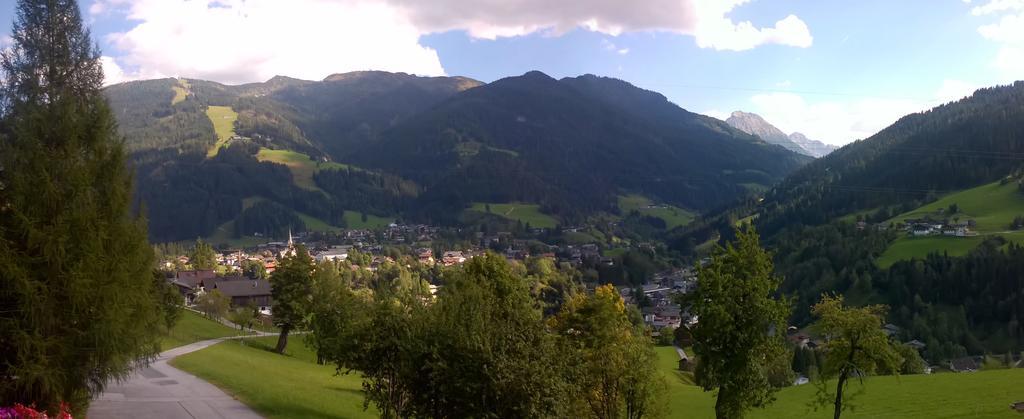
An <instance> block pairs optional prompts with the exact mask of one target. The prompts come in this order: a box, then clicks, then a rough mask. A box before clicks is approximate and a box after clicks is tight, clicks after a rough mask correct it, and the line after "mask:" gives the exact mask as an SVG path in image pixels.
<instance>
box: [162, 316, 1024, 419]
mask: <svg viewBox="0 0 1024 419" xmlns="http://www.w3.org/2000/svg"><path fill="white" fill-rule="evenodd" d="M245 341H246V342H247V343H242V342H241V341H229V342H224V343H220V344H218V345H215V346H212V347H210V348H207V349H204V350H202V351H199V352H194V353H191V354H188V355H184V356H181V357H178V358H177V359H175V360H174V361H172V362H171V364H172V365H174V366H175V367H177V368H181V369H183V370H185V371H188V372H189V373H192V374H195V375H197V376H199V377H202V378H203V379H205V380H207V381H210V382H211V383H213V384H215V385H217V386H218V387H220V388H222V389H224V390H226V391H227V392H229V393H231V394H232V395H234V396H235V397H237V398H238V399H239V400H241V401H242V402H243V403H245V404H247V405H249V406H250V407H252V408H254V409H256V410H257V411H258V412H259V413H260V414H263V415H265V416H267V417H269V418H294V417H312V418H328V417H331V418H363V417H366V418H372V417H376V414H375V412H374V411H373V409H372V407H371V409H370V411H363V409H362V402H363V396H362V390H361V384H360V383H361V380H360V378H359V376H358V375H356V374H350V375H342V376H335V375H334V372H335V371H334V368H332V367H330V366H321V365H316V363H315V356H314V354H313V353H312V352H311V351H310V350H309V349H308V348H307V347H305V346H304V345H303V341H302V338H301V337H298V336H296V337H293V338H292V340H291V342H290V343H289V349H288V351H287V355H285V356H281V355H277V354H275V353H273V352H271V351H270V348H271V347H272V346H273V344H274V343H275V342H276V337H267V338H253V339H246V340H245ZM656 351H657V354H658V362H659V369H660V370H661V371H662V373H663V374H664V376H665V379H666V384H667V386H668V388H667V390H668V394H667V397H668V403H667V404H668V408H669V412H668V414H667V415H666V417H671V418H677V417H686V418H709V419H710V418H713V417H714V393H712V392H705V391H703V390H701V389H700V388H698V387H696V386H694V385H693V377H692V374H689V373H680V372H679V371H677V370H676V366H677V360H678V357H677V355H676V352H675V349H673V348H672V347H658V348H656ZM1022 383H1024V369H1000V370H993V371H984V372H978V373H970V374H952V373H946V374H933V375H913V376H902V377H870V378H868V379H867V380H866V381H865V388H864V392H863V393H862V394H859V395H857V396H856V398H855V399H854V400H853V404H854V405H855V406H856V409H855V410H854V411H847V412H844V413H843V417H844V418H1014V417H1020V416H1019V415H1018V414H1016V413H1013V412H1012V411H1010V409H1009V408H1008V407H1009V404H1010V403H1011V402H1014V401H1018V400H1021V399H1024V386H1022V385H1021V384H1022ZM852 390H853V391H854V392H855V393H856V392H858V391H859V387H857V384H854V387H852ZM814 392H815V387H814V386H813V385H803V386H799V387H789V388H785V389H782V390H781V391H779V393H778V395H777V400H776V402H775V403H773V404H772V405H771V406H769V407H767V408H765V409H754V410H752V411H751V412H750V415H749V417H751V418H778V419H783V418H826V417H831V410H828V409H827V408H826V409H819V410H818V411H814V410H813V409H812V408H811V407H809V406H808V402H810V401H811V400H812V399H813V398H814Z"/></svg>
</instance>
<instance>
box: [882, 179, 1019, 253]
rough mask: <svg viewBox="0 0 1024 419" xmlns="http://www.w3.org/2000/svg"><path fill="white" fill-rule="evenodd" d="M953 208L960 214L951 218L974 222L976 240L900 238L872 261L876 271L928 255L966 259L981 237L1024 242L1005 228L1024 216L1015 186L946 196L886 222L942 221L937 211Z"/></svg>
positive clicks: (984, 187)
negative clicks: (976, 233)
mask: <svg viewBox="0 0 1024 419" xmlns="http://www.w3.org/2000/svg"><path fill="white" fill-rule="evenodd" d="M951 204H957V206H958V207H959V208H960V212H959V213H957V214H955V215H953V217H959V218H960V220H961V221H965V220H974V221H975V222H976V223H977V228H976V230H977V231H978V233H980V234H981V236H979V237H970V238H963V237H940V236H930V237H900V238H899V239H897V240H896V241H895V242H893V243H892V244H891V245H890V246H889V248H888V249H886V251H885V253H883V254H882V256H881V257H879V258H878V260H877V261H876V262H877V263H878V266H880V267H883V268H884V267H888V266H891V265H892V264H893V263H895V262H896V261H899V260H907V259H910V258H914V257H916V258H923V257H925V256H927V255H928V254H929V253H934V252H938V253H942V252H946V253H949V254H950V255H951V256H963V255H966V254H967V252H969V251H970V250H971V249H973V248H975V247H976V246H977V245H978V244H980V243H981V242H982V241H984V236H989V235H993V234H999V235H1001V236H1003V237H1005V238H1007V239H1009V240H1011V241H1014V242H1018V243H1019V242H1021V241H1024V232H1008V231H1007V230H1008V229H1009V224H1010V222H1011V221H1013V218H1014V217H1016V216H1018V215H1024V193H1021V192H1020V191H1019V190H1018V189H1017V184H1016V183H1015V182H1010V183H1007V184H1006V185H1000V184H999V182H995V183H990V184H987V185H982V186H979V187H977V188H972V189H967V190H964V191H961V192H956V193H952V194H949V195H946V196H944V197H942V198H941V199H939V200H938V201H935V202H933V203H931V204H928V205H925V206H922V207H920V208H918V209H915V210H913V211H910V212H907V213H904V214H900V215H898V216H896V217H893V218H892V219H891V220H889V221H890V222H896V223H899V222H903V221H905V220H907V219H910V218H924V217H926V216H930V217H932V218H933V219H944V218H947V217H949V215H945V214H940V213H939V210H940V209H945V208H948V207H949V206H950V205H951Z"/></svg>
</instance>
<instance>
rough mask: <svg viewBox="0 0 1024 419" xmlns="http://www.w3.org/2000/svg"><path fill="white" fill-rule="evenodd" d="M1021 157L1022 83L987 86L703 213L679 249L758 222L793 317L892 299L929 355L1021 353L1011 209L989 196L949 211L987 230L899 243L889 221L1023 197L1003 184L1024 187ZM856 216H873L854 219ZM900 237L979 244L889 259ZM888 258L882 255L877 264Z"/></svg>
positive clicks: (1023, 330)
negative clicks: (994, 193)
mask: <svg viewBox="0 0 1024 419" xmlns="http://www.w3.org/2000/svg"><path fill="white" fill-rule="evenodd" d="M1022 163H1024V82H1017V83H1015V84H1013V85H1010V86H1000V87H993V88H987V89H982V90H979V91H977V92H976V93H975V94H974V95H973V96H971V97H969V98H966V99H963V100H960V101H957V102H953V103H949V104H945V105H943V106H939V107H937V108H935V109H932V110H930V111H927V112H922V113H917V114H913V115H908V116H906V117H904V118H902V119H900V120H899V121H897V122H896V123H895V124H893V125H892V126H890V127H888V128H886V129H884V130H882V131H881V132H879V133H878V134H876V135H874V136H872V137H870V138H868V139H865V140H862V141H857V142H855V143H852V144H849V145H847V146H845V147H843V148H842V149H839V150H837V151H835V152H833V153H831V154H830V155H828V156H826V157H824V158H821V159H818V160H816V161H814V162H812V163H810V164H808V165H807V166H805V167H803V168H802V169H800V170H798V171H796V172H795V173H794V174H792V175H791V176H789V177H787V178H786V179H785V180H784V181H782V182H781V183H780V184H778V185H777V186H776V187H775V188H773V189H772V190H771V191H769V192H768V193H766V195H765V196H764V200H763V201H759V200H757V199H747V200H743V201H742V202H739V203H738V204H735V205H732V206H728V207H724V208H722V209H719V210H717V211H714V212H713V213H712V214H708V215H706V216H705V217H703V218H702V219H700V220H698V221H696V222H695V223H693V224H691V225H690V226H688V227H687V229H686V231H685V232H682V233H681V234H679V235H678V236H677V237H676V239H675V240H674V242H673V247H675V248H676V249H679V250H682V251H684V252H692V251H693V250H694V249H695V247H696V245H697V244H700V243H703V242H704V241H706V240H709V239H710V240H717V239H718V238H720V237H726V238H727V237H729V235H730V234H731V230H732V229H733V228H734V227H735V225H737V223H738V222H752V223H753V224H754V225H755V226H757V227H758V229H759V231H760V232H761V234H762V235H763V236H764V237H765V242H766V243H768V244H769V245H770V246H771V247H772V248H773V250H774V251H775V255H776V256H775V260H776V268H777V270H778V271H779V273H780V275H782V276H783V278H784V283H783V290H784V292H785V293H787V294H789V295H791V296H793V297H796V298H797V303H796V304H795V307H797V310H796V313H795V318H794V320H795V321H797V322H806V321H808V320H809V313H808V312H807V310H806V307H809V306H810V305H811V304H813V302H814V301H817V299H818V298H819V297H820V295H821V294H822V293H827V292H828V293H831V292H838V293H843V294H845V295H846V296H847V299H848V301H850V302H851V303H855V304H867V303H882V304H887V305H889V306H890V307H891V309H892V311H891V314H890V319H889V320H890V321H892V322H894V323H896V324H898V325H900V326H903V327H904V332H903V333H902V335H901V338H903V339H905V340H910V339H918V340H920V341H922V342H926V343H927V344H928V349H927V350H926V354H927V355H928V356H929V357H931V359H943V358H946V357H956V356H963V355H966V354H979V353H982V352H986V351H987V352H998V353H1003V352H1005V351H1008V350H1010V351H1017V350H1020V349H1021V348H1022V347H1024V327H1022V326H1021V323H1020V319H1022V318H1024V305H1022V304H1021V301H1022V299H1021V295H1020V274H1019V272H1020V271H1019V270H1020V269H1021V268H1020V266H1018V265H1019V263H1017V262H1016V261H1017V260H1018V258H1019V255H1020V254H1021V250H1020V248H1019V247H1016V245H1014V244H1012V243H1008V242H1007V239H1013V238H1014V237H1013V235H1003V234H1000V227H999V226H998V225H995V224H992V223H991V222H990V221H991V220H995V219H996V218H998V219H999V220H1001V222H1005V223H1006V224H1009V220H1010V219H1012V218H1013V217H1012V215H1008V214H1004V212H1006V211H1002V212H999V213H998V214H997V215H994V214H996V213H995V212H993V211H991V210H987V209H986V208H988V206H990V204H991V203H976V202H963V203H962V205H963V206H962V208H963V209H961V210H948V211H945V212H944V213H945V214H947V216H948V217H950V218H953V217H956V218H961V217H962V218H963V219H965V220H968V219H975V220H976V221H977V223H978V225H977V229H979V230H982V235H981V236H979V237H972V238H958V237H946V238H943V237H937V238H927V239H908V238H901V237H903V236H906V234H907V233H906V232H904V231H902V230H898V229H894V228H892V227H894V226H891V225H890V222H898V221H901V219H898V217H896V216H897V215H899V214H903V213H908V211H917V212H925V213H929V214H937V213H938V212H939V211H938V210H937V209H933V210H930V211H929V210H927V209H928V208H933V207H935V205H931V206H927V207H922V205H924V204H926V203H929V202H932V201H935V200H936V199H937V198H939V197H942V196H945V195H949V196H961V197H967V196H974V195H973V194H967V193H964V194H959V195H950V194H952V193H953V192H955V191H959V190H964V189H970V188H976V187H979V186H981V185H984V184H991V185H990V187H991V188H1000V189H999V190H1000V191H1004V192H1005V193H1024V192H1019V191H1016V187H1015V186H1013V185H1011V184H1008V185H1006V186H1000V182H1004V183H1006V182H1020V175H1019V173H1020V172H1019V168H1020V167H1021V164H1022ZM993 182H995V183H993ZM950 199H954V198H950ZM964 199H966V198H964ZM941 202H945V201H941ZM953 203H955V202H952V203H950V204H949V205H948V206H952V204H953ZM936 205H937V204H936ZM922 208H923V209H922ZM908 214H913V213H908ZM894 217H896V218H894ZM908 217H909V215H908ZM904 218H906V217H904ZM941 218H942V217H939V221H940V222H941V221H942V220H941ZM858 220H864V221H866V223H865V224H861V225H860V226H857V225H856V223H855V221H858ZM985 223H988V224H985ZM996 224H998V223H996ZM1006 228H1007V229H1009V228H1010V227H1009V225H1007V227H1006ZM1001 236H1003V237H1001ZM898 238H899V242H900V243H903V242H910V241H911V240H933V241H939V240H940V239H945V240H947V241H956V240H960V242H956V243H957V244H959V243H963V244H964V245H970V246H972V248H973V250H966V249H965V251H963V252H959V253H958V255H957V256H954V255H952V254H945V253H943V252H937V253H932V254H931V255H929V256H927V257H926V258H924V260H922V259H920V258H919V259H917V260H916V261H894V260H890V259H893V257H892V255H891V253H892V252H890V251H888V249H889V248H890V246H891V245H892V244H893V243H894V242H895V241H897V239H898ZM912 243H913V244H914V245H927V244H928V243H929V242H927V241H922V242H912ZM935 250H939V249H938V248H936V249H935ZM964 253H966V256H963V255H964ZM883 254H886V255H887V261H886V263H885V265H884V266H880V265H879V264H878V263H877V261H878V260H879V258H880V256H882V255H883ZM890 265H891V266H890Z"/></svg>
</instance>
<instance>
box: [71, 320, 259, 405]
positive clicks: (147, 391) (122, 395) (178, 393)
mask: <svg viewBox="0 0 1024 419" xmlns="http://www.w3.org/2000/svg"><path fill="white" fill-rule="evenodd" d="M270 335H271V334H269V333H258V334H256V335H249V336H238V337H228V338H219V339H210V340H204V341H201V342H196V343H192V344H188V345H185V346H179V347H177V348H174V349H170V350H167V351H164V352H163V353H161V354H160V356H159V358H157V360H156V361H153V363H152V364H150V365H149V366H148V367H146V368H142V369H140V370H138V371H136V372H135V373H134V374H133V375H132V376H131V377H129V378H128V380H127V381H125V382H123V383H120V384H114V385H111V386H109V387H107V389H106V391H104V392H103V394H101V395H100V396H99V397H97V398H96V399H95V400H93V402H92V405H91V406H90V407H89V411H88V414H87V417H89V418H90V419H107V418H111V419H114V418H118V419H119V418H148V419H207V418H210V419H228V418H239V419H249V418H260V415H258V414H256V412H255V411H253V410H252V409H250V408H249V407H248V406H246V405H244V404H242V403H241V402H239V401H238V400H235V399H234V398H232V397H231V396H229V395H228V394H227V393H225V392H224V391H222V390H221V389H219V388H217V387H215V386H214V385H213V384H210V383H208V382H206V381H203V380H202V379H200V378H198V377H196V376H194V375H191V374H189V373H186V372H184V371H182V370H179V369H177V368H174V367H172V366H170V365H168V364H167V362H168V361H170V360H172V359H174V358H176V357H178V356H181V355H185V354H187V353H191V352H195V351H198V350H200V349H203V348H207V347H209V346H211V345H215V344H218V343H220V342H223V341H225V340H228V339H238V338H242V337H253V336H270Z"/></svg>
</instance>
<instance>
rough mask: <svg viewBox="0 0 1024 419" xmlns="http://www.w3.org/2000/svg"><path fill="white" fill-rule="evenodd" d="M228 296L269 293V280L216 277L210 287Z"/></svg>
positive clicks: (254, 295) (255, 295)
mask: <svg viewBox="0 0 1024 419" xmlns="http://www.w3.org/2000/svg"><path fill="white" fill-rule="evenodd" d="M207 289H216V290H219V291H220V292H221V294H224V295H225V296H228V297H232V298H233V297H257V296H265V295H270V281H267V280H258V279H257V280H252V279H217V280H215V281H213V286H212V287H207Z"/></svg>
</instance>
